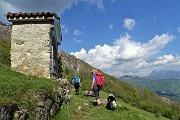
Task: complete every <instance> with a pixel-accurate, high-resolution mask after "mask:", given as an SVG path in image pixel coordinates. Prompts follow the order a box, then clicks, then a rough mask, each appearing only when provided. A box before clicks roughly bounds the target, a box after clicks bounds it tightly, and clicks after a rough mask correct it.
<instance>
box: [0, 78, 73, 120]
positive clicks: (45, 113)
mask: <svg viewBox="0 0 180 120" xmlns="http://www.w3.org/2000/svg"><path fill="white" fill-rule="evenodd" d="M58 84H59V87H58V88H57V89H54V90H53V91H54V92H53V93H52V94H50V95H49V94H48V93H47V91H45V90H42V91H39V92H35V91H32V92H30V93H29V96H30V99H31V102H32V103H34V104H35V109H34V110H33V111H31V114H30V113H29V111H28V110H25V109H19V106H18V105H17V104H16V103H13V104H9V105H2V106H1V105H0V120H12V119H13V120H28V119H29V118H30V119H34V120H49V119H50V117H51V116H55V115H56V114H57V113H58V112H59V111H60V108H61V106H62V105H64V104H67V105H70V103H71V101H72V96H71V95H70V90H71V85H70V83H69V82H68V81H67V80H66V79H59V80H58Z"/></svg>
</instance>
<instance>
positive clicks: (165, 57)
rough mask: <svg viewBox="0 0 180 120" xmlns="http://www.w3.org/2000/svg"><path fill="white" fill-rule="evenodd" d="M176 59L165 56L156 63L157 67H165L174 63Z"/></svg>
mask: <svg viewBox="0 0 180 120" xmlns="http://www.w3.org/2000/svg"><path fill="white" fill-rule="evenodd" d="M174 61H175V59H174V57H173V56H172V55H164V56H163V57H158V60H157V61H155V63H154V64H155V65H163V64H168V63H172V62H174Z"/></svg>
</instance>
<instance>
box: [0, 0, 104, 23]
mask: <svg viewBox="0 0 180 120" xmlns="http://www.w3.org/2000/svg"><path fill="white" fill-rule="evenodd" d="M103 1H104V0H35V1H34V0H16V1H15V0H0V8H1V12H0V18H1V19H0V20H1V21H3V22H7V20H6V19H5V17H4V14H6V13H7V12H37V11H39V12H41V11H43V12H56V13H57V14H61V13H63V12H64V11H65V10H66V9H70V8H71V7H72V5H74V4H78V3H79V2H86V3H87V4H90V5H96V6H97V8H98V9H103V8H104V5H103Z"/></svg>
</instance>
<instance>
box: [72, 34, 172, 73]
mask: <svg viewBox="0 0 180 120" xmlns="http://www.w3.org/2000/svg"><path fill="white" fill-rule="evenodd" d="M172 39H173V35H169V34H162V35H156V36H155V37H154V38H152V39H151V40H149V41H148V42H147V43H141V42H135V41H133V40H132V38H131V36H130V35H129V34H127V33H126V34H125V35H123V36H121V37H119V38H118V39H116V40H115V41H114V42H113V45H112V46H110V45H107V44H104V45H102V46H101V45H96V46H95V47H94V48H92V49H90V50H89V51H86V50H85V49H84V48H82V49H81V50H80V51H79V52H75V53H73V52H72V53H70V54H72V55H75V56H76V57H77V58H80V59H82V60H84V61H86V62H87V63H89V64H91V65H92V66H94V67H96V68H98V69H101V70H103V71H104V72H107V73H109V74H112V75H115V73H116V71H118V72H117V74H119V73H121V74H133V73H134V74H139V75H141V74H142V75H143V74H147V73H148V72H150V69H148V68H149V67H155V65H156V66H157V65H159V64H169V63H172V62H175V60H174V59H175V58H174V57H173V56H172V55H164V56H163V57H159V58H157V59H156V58H154V59H153V60H149V58H152V56H153V55H155V54H156V53H157V51H160V50H162V49H163V48H164V47H165V46H166V45H167V44H168V43H169V42H170V41H171V40H172ZM147 61H150V62H147ZM117 74H116V76H117Z"/></svg>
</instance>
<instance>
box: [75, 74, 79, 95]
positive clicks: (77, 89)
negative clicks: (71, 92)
mask: <svg viewBox="0 0 180 120" xmlns="http://www.w3.org/2000/svg"><path fill="white" fill-rule="evenodd" d="M73 84H74V88H75V95H79V87H80V79H79V77H78V75H77V74H75V75H74V77H73Z"/></svg>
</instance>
